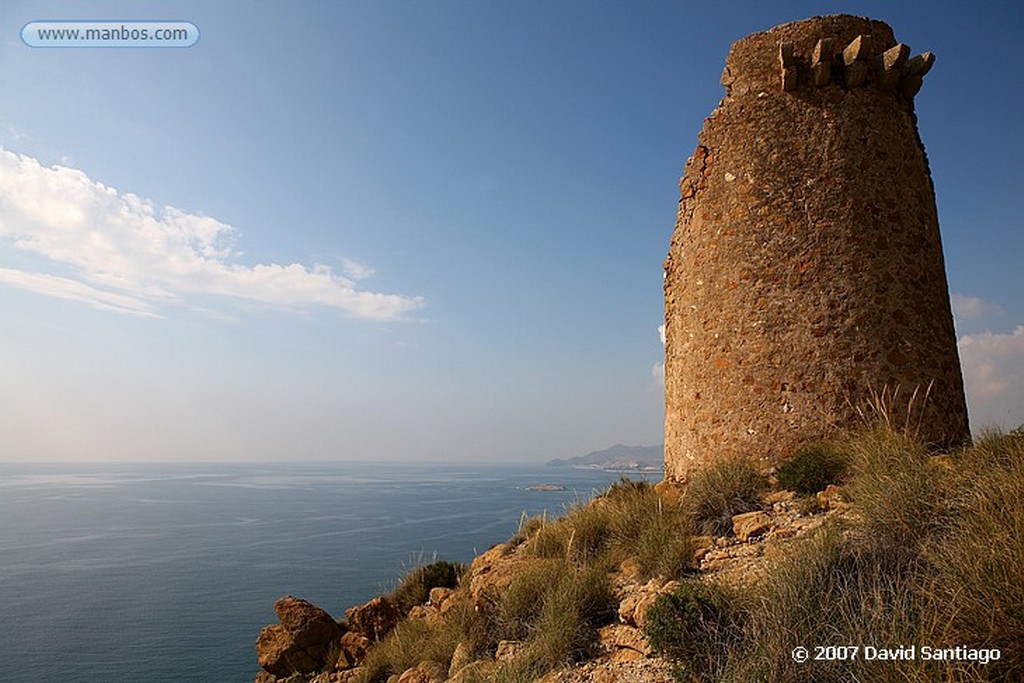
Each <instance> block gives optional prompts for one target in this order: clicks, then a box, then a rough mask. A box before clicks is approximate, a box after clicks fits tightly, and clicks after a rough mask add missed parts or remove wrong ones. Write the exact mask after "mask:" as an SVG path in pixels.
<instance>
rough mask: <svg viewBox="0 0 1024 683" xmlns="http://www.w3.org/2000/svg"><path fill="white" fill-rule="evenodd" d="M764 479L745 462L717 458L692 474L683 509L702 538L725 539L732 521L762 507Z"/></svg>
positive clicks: (754, 468) (748, 462)
mask: <svg viewBox="0 0 1024 683" xmlns="http://www.w3.org/2000/svg"><path fill="white" fill-rule="evenodd" d="M766 486H767V481H766V480H765V478H764V477H763V476H762V475H761V474H760V473H759V472H758V471H757V468H756V467H755V466H754V464H753V463H751V462H750V461H749V460H747V459H746V458H719V459H717V460H714V461H712V462H710V463H709V464H707V465H705V466H704V467H702V468H701V469H699V470H697V471H696V472H694V474H693V475H692V476H691V477H690V480H689V481H688V482H687V484H686V493H685V495H684V496H683V505H684V507H685V509H686V511H687V512H688V514H689V515H690V517H691V519H692V520H693V522H694V524H695V525H696V528H697V531H699V532H700V533H702V534H709V535H715V536H725V535H727V534H729V533H730V532H731V531H732V518H733V516H734V515H738V514H742V513H744V512H752V511H753V510H757V509H759V508H760V507H761V500H760V497H761V493H762V491H764V489H765V488H766Z"/></svg>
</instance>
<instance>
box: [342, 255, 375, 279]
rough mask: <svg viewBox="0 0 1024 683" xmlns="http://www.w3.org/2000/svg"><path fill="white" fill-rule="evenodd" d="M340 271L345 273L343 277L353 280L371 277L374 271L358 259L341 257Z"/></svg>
mask: <svg viewBox="0 0 1024 683" xmlns="http://www.w3.org/2000/svg"><path fill="white" fill-rule="evenodd" d="M341 272H343V273H345V277H347V278H350V279H351V280H352V281H353V282H358V281H359V280H365V279H366V278H368V277H373V274H374V272H375V271H374V270H373V268H370V267H369V266H367V265H364V264H362V263H359V262H358V261H353V260H352V259H347V258H343V259H341Z"/></svg>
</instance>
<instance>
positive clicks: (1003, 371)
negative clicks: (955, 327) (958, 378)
mask: <svg viewBox="0 0 1024 683" xmlns="http://www.w3.org/2000/svg"><path fill="white" fill-rule="evenodd" d="M959 347H960V362H961V364H962V366H963V370H964V384H965V385H966V386H965V389H966V391H967V399H968V401H969V402H970V404H971V420H972V422H973V423H974V424H975V425H976V426H982V425H984V424H986V423H993V422H994V423H999V422H1004V421H1005V419H1008V420H1009V424H1006V425H1005V426H1009V427H1013V426H1016V424H1017V423H1019V422H1022V421H1024V325H1018V326H1017V328H1016V329H1015V330H1014V331H1013V332H1011V333H1008V334H1001V333H995V332H983V333H981V334H971V335H965V336H963V337H961V338H960V342H959Z"/></svg>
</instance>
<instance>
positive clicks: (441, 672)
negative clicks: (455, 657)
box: [396, 661, 448, 683]
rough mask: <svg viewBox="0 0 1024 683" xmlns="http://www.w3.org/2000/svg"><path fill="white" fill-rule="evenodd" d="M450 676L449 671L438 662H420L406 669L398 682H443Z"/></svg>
mask: <svg viewBox="0 0 1024 683" xmlns="http://www.w3.org/2000/svg"><path fill="white" fill-rule="evenodd" d="M446 678H448V672H447V671H446V670H445V668H444V667H443V666H441V665H440V664H438V663H437V662H429V661H427V662H420V663H419V664H417V665H416V666H414V667H412V668H411V669H406V670H405V671H403V672H402V675H400V676H399V677H398V680H397V682H396V683H441V681H443V680H445V679H446Z"/></svg>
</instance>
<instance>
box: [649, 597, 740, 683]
mask: <svg viewBox="0 0 1024 683" xmlns="http://www.w3.org/2000/svg"><path fill="white" fill-rule="evenodd" d="M644 632H645V634H646V636H647V641H648V642H649V643H650V644H651V647H652V648H654V650H655V652H657V653H659V654H661V655H663V656H665V657H666V658H668V659H670V660H672V661H674V662H676V663H677V664H678V665H680V666H681V667H682V668H683V670H684V671H685V672H686V673H687V674H689V675H690V677H696V678H698V679H701V680H704V679H715V678H717V676H718V674H719V673H720V672H721V671H722V669H723V668H724V666H725V663H726V661H727V660H728V657H729V652H730V650H732V649H733V648H735V647H736V646H737V645H738V644H739V642H740V641H741V640H742V635H743V631H742V626H741V619H740V616H739V612H738V610H737V609H736V608H735V607H734V606H733V604H732V601H731V600H730V598H729V596H728V594H727V593H726V592H725V591H724V590H723V589H722V588H720V587H718V586H716V585H714V584H706V583H703V582H701V581H700V580H697V579H692V580H689V581H686V582H684V583H682V584H681V585H680V586H679V588H677V589H676V590H674V591H673V592H671V593H667V594H665V595H662V596H660V597H659V598H658V599H657V601H656V602H655V603H654V604H653V605H652V606H651V608H650V610H649V611H648V612H647V626H646V628H645V631H644Z"/></svg>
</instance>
